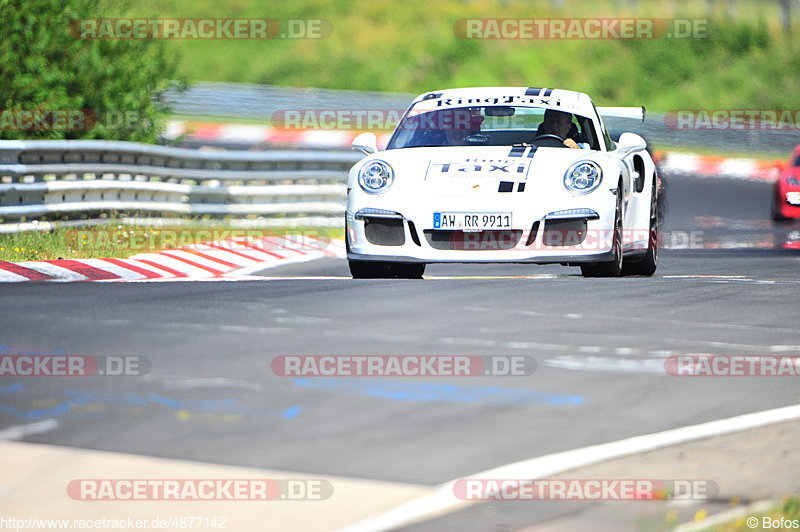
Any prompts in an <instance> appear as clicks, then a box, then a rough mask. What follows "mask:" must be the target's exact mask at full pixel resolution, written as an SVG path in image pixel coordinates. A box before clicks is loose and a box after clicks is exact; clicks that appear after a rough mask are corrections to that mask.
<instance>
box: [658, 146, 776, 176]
mask: <svg viewBox="0 0 800 532" xmlns="http://www.w3.org/2000/svg"><path fill="white" fill-rule="evenodd" d="M656 159H657V161H658V168H659V170H660V171H661V172H663V173H664V174H666V175H669V174H671V173H686V174H695V175H702V176H708V177H712V176H713V177H723V178H732V179H752V180H757V181H775V180H776V179H778V176H779V175H780V173H781V171H782V170H783V167H784V166H785V165H786V163H785V161H764V160H760V159H744V158H742V159H739V158H725V157H713V156H707V155H695V154H693V153H677V152H666V153H658V152H656Z"/></svg>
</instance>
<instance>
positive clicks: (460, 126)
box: [387, 102, 600, 150]
mask: <svg viewBox="0 0 800 532" xmlns="http://www.w3.org/2000/svg"><path fill="white" fill-rule="evenodd" d="M418 103H423V104H428V105H429V103H428V102H418ZM567 138H570V139H572V140H574V141H575V142H576V143H577V144H578V146H579V147H581V148H583V149H590V150H599V149H600V148H599V142H598V140H597V136H596V135H595V131H594V128H593V127H592V120H591V119H590V118H587V117H585V116H580V115H576V114H572V113H567V112H563V111H557V110H552V109H551V110H547V109H545V108H541V107H519V106H506V105H490V106H479V107H455V108H447V109H435V110H424V111H422V110H417V109H415V107H412V108H411V109H410V110H409V112H408V113H407V114H406V115H405V117H404V118H403V120H401V121H400V123H399V124H398V125H397V128H396V129H395V132H394V134H393V135H392V138H391V140H390V141H389V144H388V146H387V149H390V150H391V149H398V148H419V147H430V146H437V147H438V146H513V145H520V144H521V145H526V144H527V145H534V146H539V147H545V146H548V147H565V146H564V144H563V141H564V140H565V139H567Z"/></svg>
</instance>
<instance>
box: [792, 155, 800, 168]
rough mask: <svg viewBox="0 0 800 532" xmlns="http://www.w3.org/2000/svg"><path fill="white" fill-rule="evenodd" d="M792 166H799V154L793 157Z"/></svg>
mask: <svg viewBox="0 0 800 532" xmlns="http://www.w3.org/2000/svg"><path fill="white" fill-rule="evenodd" d="M792 166H798V167H800V155H798V156H797V157H795V158H794V162H793V163H792Z"/></svg>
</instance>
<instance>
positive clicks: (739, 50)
mask: <svg viewBox="0 0 800 532" xmlns="http://www.w3.org/2000/svg"><path fill="white" fill-rule="evenodd" d="M562 3H563V5H564V8H563V9H561V10H559V9H557V8H555V7H554V5H555V4H556V3H555V2H551V1H550V0H537V1H535V2H530V1H510V0H505V1H504V0H484V1H464V0H437V1H436V2H430V1H423V0H405V1H403V2H398V1H396V0H370V1H367V0H361V1H350V0H304V1H302V2H285V1H284V0H263V1H255V0H231V1H228V2H224V3H223V2H217V1H212V0H191V1H189V0H157V1H156V0H143V1H141V2H137V3H135V4H134V5H133V6H132V7H131V8H129V11H127V12H125V13H109V15H108V16H110V17H111V16H121V15H122V14H133V15H136V16H157V17H185V18H199V17H236V18H248V17H252V18H274V19H324V20H327V21H329V22H330V24H331V26H332V28H333V32H332V34H331V35H330V37H328V38H325V39H293V40H289V39H272V40H266V41H257V40H240V41H235V40H214V41H200V40H172V41H168V46H169V48H170V51H171V52H174V53H176V54H178V56H179V57H180V64H181V68H182V70H183V72H185V73H186V75H187V76H188V77H189V78H190V79H191V80H194V81H242V82H254V83H265V84H275V85H285V86H297V87H321V88H336V89H359V90H377V91H396V92H411V93H421V92H424V91H427V90H431V89H436V88H446V87H459V86H480V85H512V86H539V87H563V88H571V89H575V90H581V91H585V92H587V93H589V94H590V95H592V97H593V98H594V99H595V101H596V102H597V103H598V104H599V105H641V104H645V105H647V107H648V109H653V110H657V111H668V110H671V109H686V108H689V109H693V108H748V109H749V108H782V109H786V108H788V109H791V108H794V107H796V102H797V101H798V99H800V84H798V83H796V78H797V76H796V73H797V72H798V71H800V53H798V52H800V32H798V31H797V30H795V32H794V34H793V35H795V37H792V38H788V37H785V36H784V35H783V32H782V31H781V29H780V28H779V14H778V8H777V2H775V1H771V0H761V1H758V2H738V3H737V15H736V18H735V19H733V20H729V19H728V18H727V10H726V5H727V2H716V3H715V5H716V10H715V11H714V19H713V21H712V23H711V25H710V26H709V28H708V35H709V36H708V38H705V39H652V40H612V39H606V40H466V39H462V38H459V37H458V36H456V34H455V32H454V24H455V23H456V21H457V20H459V19H461V18H569V17H571V18H591V17H639V18H641V17H659V18H670V17H677V18H705V17H706V14H707V13H706V2H699V1H698V2H673V1H672V0H650V1H647V0H639V1H638V2H637V5H638V6H639V7H638V8H637V10H636V11H633V10H632V8H630V7H628V8H621V7H620V5H625V4H624V3H621V2H616V1H613V0H596V1H594V2H583V1H578V0H563V2H562ZM627 5H628V6H630V5H632V4H627ZM674 6H678V7H677V8H676V7H674ZM675 9H677V11H676V10H675ZM302 105H303V104H302V102H298V107H299V108H301V107H302Z"/></svg>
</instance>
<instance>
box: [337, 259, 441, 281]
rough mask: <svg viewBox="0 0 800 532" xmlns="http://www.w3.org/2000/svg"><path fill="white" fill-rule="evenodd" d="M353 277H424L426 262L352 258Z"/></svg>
mask: <svg viewBox="0 0 800 532" xmlns="http://www.w3.org/2000/svg"><path fill="white" fill-rule="evenodd" d="M349 263H350V274H351V275H352V276H353V279H422V275H423V274H424V273H425V264H419V263H414V262H377V261H365V260H351V261H349Z"/></svg>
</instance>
